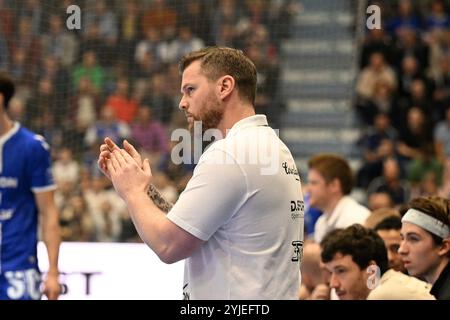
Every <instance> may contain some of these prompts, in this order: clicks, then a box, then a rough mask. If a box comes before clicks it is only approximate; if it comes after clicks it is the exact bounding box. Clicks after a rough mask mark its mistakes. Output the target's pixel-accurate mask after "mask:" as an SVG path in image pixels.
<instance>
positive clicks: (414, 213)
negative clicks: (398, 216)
mask: <svg viewBox="0 0 450 320" xmlns="http://www.w3.org/2000/svg"><path fill="white" fill-rule="evenodd" d="M402 222H410V223H413V224H415V225H417V226H419V227H421V228H422V229H425V230H427V231H429V232H431V233H433V234H435V235H437V236H439V237H441V238H442V239H446V238H450V228H449V227H448V226H447V225H445V224H444V223H443V222H442V221H439V220H437V219H435V218H433V217H431V216H429V215H428V214H425V213H423V212H421V211H419V210H416V209H409V210H408V211H407V212H406V213H405V215H404V216H403V218H402Z"/></svg>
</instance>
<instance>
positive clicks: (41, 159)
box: [28, 135, 56, 192]
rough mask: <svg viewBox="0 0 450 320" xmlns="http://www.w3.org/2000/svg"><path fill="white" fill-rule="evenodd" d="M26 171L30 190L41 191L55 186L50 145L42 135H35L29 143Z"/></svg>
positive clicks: (52, 188)
mask: <svg viewBox="0 0 450 320" xmlns="http://www.w3.org/2000/svg"><path fill="white" fill-rule="evenodd" d="M28 156H29V161H28V173H29V177H30V185H31V190H33V192H43V191H48V190H54V189H55V188H56V186H55V183H54V180H53V174H52V167H51V158H50V147H49V145H48V143H47V142H46V141H45V140H44V138H43V137H41V136H39V135H36V136H35V137H34V140H33V141H32V143H31V147H30V152H29V155H28Z"/></svg>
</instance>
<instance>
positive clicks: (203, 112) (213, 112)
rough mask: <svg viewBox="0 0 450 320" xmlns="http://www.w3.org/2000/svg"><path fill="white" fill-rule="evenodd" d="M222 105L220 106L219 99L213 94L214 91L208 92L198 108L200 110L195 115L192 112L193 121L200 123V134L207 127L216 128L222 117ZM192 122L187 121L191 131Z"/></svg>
mask: <svg viewBox="0 0 450 320" xmlns="http://www.w3.org/2000/svg"><path fill="white" fill-rule="evenodd" d="M223 113H224V110H223V107H221V106H220V102H219V100H218V99H217V98H216V97H215V96H214V93H210V94H209V95H208V97H207V98H206V100H205V102H204V103H203V104H202V106H201V108H200V112H199V113H198V114H197V115H194V114H192V118H193V119H194V122H195V121H200V122H201V124H202V134H203V133H205V131H206V130H208V129H216V128H217V127H218V125H219V123H220V122H221V121H222V119H223ZM194 122H190V123H189V131H191V133H193V131H194Z"/></svg>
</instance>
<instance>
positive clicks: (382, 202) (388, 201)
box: [368, 192, 394, 211]
mask: <svg viewBox="0 0 450 320" xmlns="http://www.w3.org/2000/svg"><path fill="white" fill-rule="evenodd" d="M393 206H394V202H393V201H392V198H391V195H390V194H389V193H387V192H374V193H372V194H370V195H369V200H368V207H369V210H370V211H374V210H378V209H386V208H392V207H393Z"/></svg>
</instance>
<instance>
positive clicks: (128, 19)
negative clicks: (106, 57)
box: [118, 0, 141, 68]
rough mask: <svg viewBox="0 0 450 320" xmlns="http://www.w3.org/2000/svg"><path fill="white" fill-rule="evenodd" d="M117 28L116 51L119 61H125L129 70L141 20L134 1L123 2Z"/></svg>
mask: <svg viewBox="0 0 450 320" xmlns="http://www.w3.org/2000/svg"><path fill="white" fill-rule="evenodd" d="M121 9H122V10H123V11H122V10H121V13H120V15H119V19H118V22H119V26H118V37H119V41H118V51H119V53H120V56H119V57H118V58H119V59H121V60H125V62H126V63H127V64H128V67H129V68H130V67H131V65H132V62H133V54H134V49H135V47H136V43H137V41H138V38H139V32H140V28H139V22H140V20H141V17H140V13H139V11H138V5H137V3H136V1H135V0H131V1H124V2H123V4H122V6H121Z"/></svg>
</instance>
